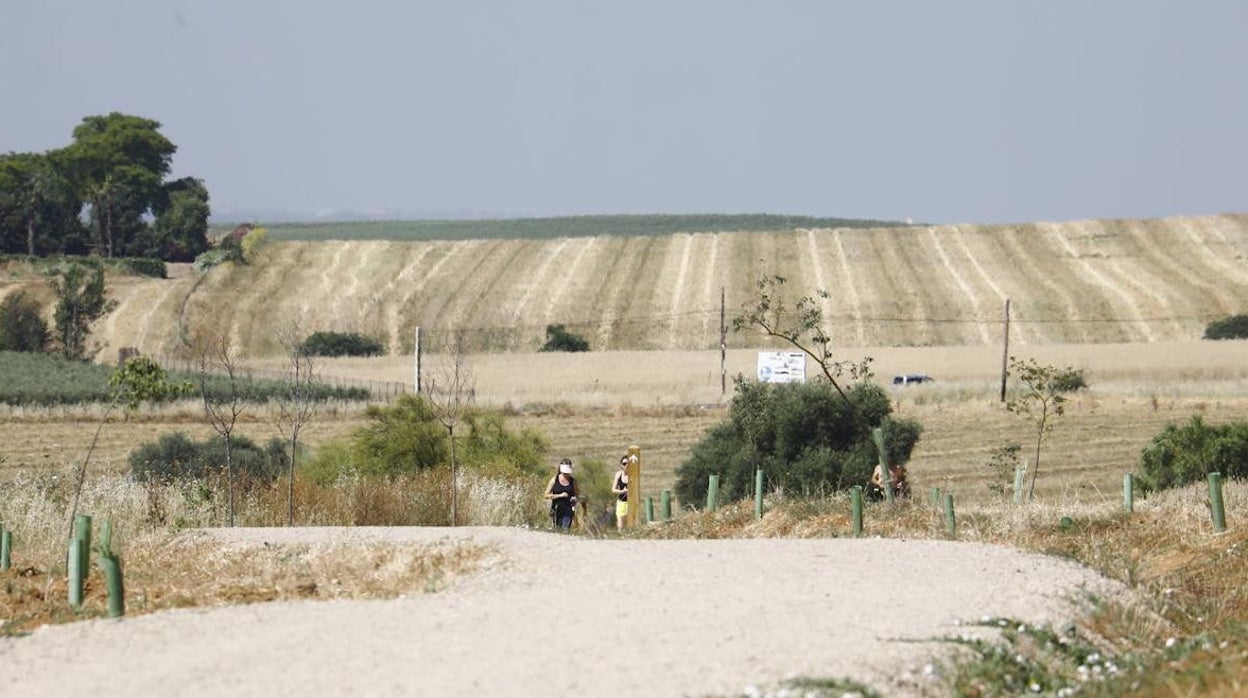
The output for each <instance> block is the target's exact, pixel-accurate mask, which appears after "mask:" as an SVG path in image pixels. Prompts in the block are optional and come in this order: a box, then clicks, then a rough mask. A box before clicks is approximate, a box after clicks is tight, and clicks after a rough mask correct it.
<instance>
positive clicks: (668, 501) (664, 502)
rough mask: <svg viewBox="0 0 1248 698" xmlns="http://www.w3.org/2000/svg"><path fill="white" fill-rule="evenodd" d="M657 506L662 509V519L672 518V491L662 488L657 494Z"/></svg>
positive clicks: (668, 519) (669, 519)
mask: <svg viewBox="0 0 1248 698" xmlns="http://www.w3.org/2000/svg"><path fill="white" fill-rule="evenodd" d="M659 506H660V508H661V509H662V510H663V520H664V521H671V520H672V491H671V490H663V492H662V493H661V494H660V495H659Z"/></svg>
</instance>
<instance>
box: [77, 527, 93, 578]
mask: <svg viewBox="0 0 1248 698" xmlns="http://www.w3.org/2000/svg"><path fill="white" fill-rule="evenodd" d="M74 537H75V538H77V539H78V540H79V541H80V543H81V544H80V545H79V546H78V569H80V570H82V576H83V577H86V576H87V575H88V574H90V573H91V517H90V516H87V515H86V514H79V515H78V516H77V517H75V518H74Z"/></svg>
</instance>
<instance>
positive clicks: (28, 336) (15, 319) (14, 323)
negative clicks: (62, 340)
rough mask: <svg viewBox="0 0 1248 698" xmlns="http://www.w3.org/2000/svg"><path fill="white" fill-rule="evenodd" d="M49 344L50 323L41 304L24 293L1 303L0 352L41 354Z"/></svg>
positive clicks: (13, 295)
mask: <svg viewBox="0 0 1248 698" xmlns="http://www.w3.org/2000/svg"><path fill="white" fill-rule="evenodd" d="M47 344H48V323H46V322H44V320H43V313H41V312H40V310H39V304H38V303H37V302H35V300H34V299H33V298H29V297H27V295H26V294H25V293H24V292H21V291H19V292H17V293H14V294H12V295H10V296H8V297H7V298H5V299H4V302H3V303H0V351H24V352H41V351H43V349H44V347H46V346H47Z"/></svg>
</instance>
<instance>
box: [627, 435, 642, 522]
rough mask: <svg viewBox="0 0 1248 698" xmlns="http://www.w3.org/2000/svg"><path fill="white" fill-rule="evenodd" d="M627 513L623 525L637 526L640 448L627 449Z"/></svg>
mask: <svg viewBox="0 0 1248 698" xmlns="http://www.w3.org/2000/svg"><path fill="white" fill-rule="evenodd" d="M624 472H625V473H627V474H628V513H627V514H625V515H624V525H625V526H628V527H630V528H631V527H633V526H636V525H637V511H638V510H639V509H641V447H640V446H635V445H634V446H629V447H628V467H627V468H625V470H624Z"/></svg>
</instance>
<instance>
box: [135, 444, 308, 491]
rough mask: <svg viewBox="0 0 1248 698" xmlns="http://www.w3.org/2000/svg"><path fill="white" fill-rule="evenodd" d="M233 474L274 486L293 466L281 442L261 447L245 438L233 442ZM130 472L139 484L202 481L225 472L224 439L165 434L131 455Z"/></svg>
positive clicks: (241, 480)
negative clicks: (202, 439)
mask: <svg viewBox="0 0 1248 698" xmlns="http://www.w3.org/2000/svg"><path fill="white" fill-rule="evenodd" d="M230 454H231V456H232V459H233V461H234V473H235V476H236V477H237V478H238V479H239V481H240V482H244V483H252V484H261V483H266V484H267V483H271V482H273V481H274V480H275V479H277V476H278V475H280V474H282V473H283V472H285V470H286V468H287V467H288V466H289V465H290V459H289V457H288V456H287V454H286V449H285V444H284V443H283V441H282V440H281V439H278V438H273V439H270V440H269V443H268V445H267V446H266V447H265V448H260V447H259V446H257V445H256V444H255V443H254V442H253V441H251V440H250V439H248V438H247V437H245V436H234V437H232V438H231V439H230ZM129 460H130V473H131V474H132V475H133V476H134V479H136V480H138V481H139V482H147V481H149V480H158V481H167V480H200V479H203V478H205V477H207V476H209V475H214V474H221V473H224V472H225V439H224V438H223V437H220V436H215V437H212V438H210V439H208V440H207V441H202V442H195V441H192V440H191V438H190V437H188V436H187V435H186V434H183V433H182V432H174V433H171V434H165V435H164V436H161V437H160V438H159V439H157V440H156V441H154V442H149V443H146V444H143V445H142V446H139V447H138V448H136V449H135V450H133V451H131V452H130V459H129Z"/></svg>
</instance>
